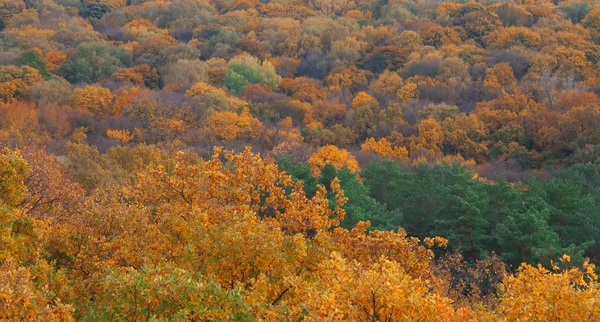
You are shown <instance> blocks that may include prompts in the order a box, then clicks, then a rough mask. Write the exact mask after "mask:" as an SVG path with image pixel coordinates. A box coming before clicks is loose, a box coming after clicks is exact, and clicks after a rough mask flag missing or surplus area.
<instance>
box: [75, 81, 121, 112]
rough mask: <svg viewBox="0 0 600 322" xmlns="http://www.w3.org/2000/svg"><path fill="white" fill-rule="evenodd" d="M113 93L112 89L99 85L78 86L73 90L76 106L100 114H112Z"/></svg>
mask: <svg viewBox="0 0 600 322" xmlns="http://www.w3.org/2000/svg"><path fill="white" fill-rule="evenodd" d="M112 101H113V95H112V93H111V92H110V89H108V88H104V87H101V86H97V85H90V86H86V87H82V88H76V89H75V90H74V91H73V102H74V104H75V108H78V109H81V110H88V111H90V112H94V113H98V114H112V113H113V111H112V108H111V107H112Z"/></svg>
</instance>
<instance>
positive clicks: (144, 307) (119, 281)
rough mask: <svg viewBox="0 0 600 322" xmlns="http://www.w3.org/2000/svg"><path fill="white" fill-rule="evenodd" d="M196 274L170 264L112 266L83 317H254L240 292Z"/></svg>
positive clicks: (114, 319) (169, 319) (104, 319)
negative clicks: (161, 265) (118, 268)
mask: <svg viewBox="0 0 600 322" xmlns="http://www.w3.org/2000/svg"><path fill="white" fill-rule="evenodd" d="M197 275H198V274H191V273H189V272H187V271H185V270H182V269H176V268H170V267H147V268H144V269H141V270H140V271H137V270H110V271H108V272H107V274H106V276H104V278H103V280H101V281H99V287H100V292H98V294H96V296H95V299H94V301H93V302H91V303H89V304H88V306H87V307H86V308H85V309H84V310H83V311H84V312H82V313H83V316H82V317H81V320H82V321H117V320H118V321H120V320H134V321H140V320H145V321H148V320H150V319H152V320H162V321H165V320H167V321H181V320H192V321H194V320H217V321H220V320H221V319H224V318H227V320H233V321H251V320H252V319H251V316H250V314H249V313H248V308H247V304H246V303H244V300H243V299H242V297H241V296H240V295H239V293H237V292H236V291H226V290H224V289H223V288H222V287H221V286H219V285H218V284H217V283H215V282H214V281H211V280H208V279H206V278H204V277H203V276H197Z"/></svg>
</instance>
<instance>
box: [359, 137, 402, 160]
mask: <svg viewBox="0 0 600 322" xmlns="http://www.w3.org/2000/svg"><path fill="white" fill-rule="evenodd" d="M360 151H361V152H374V153H377V154H379V155H381V156H382V157H384V158H389V159H392V160H400V161H401V160H406V159H408V150H407V149H406V148H405V147H403V146H392V144H391V143H390V142H388V140H386V138H382V139H381V140H379V141H376V140H375V139H374V138H369V139H367V141H365V143H363V144H362V145H361V146H360Z"/></svg>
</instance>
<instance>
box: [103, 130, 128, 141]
mask: <svg viewBox="0 0 600 322" xmlns="http://www.w3.org/2000/svg"><path fill="white" fill-rule="evenodd" d="M106 136H108V137H109V138H111V139H115V140H119V142H121V144H125V143H128V142H129V141H131V140H133V134H131V133H130V132H129V131H128V130H107V131H106Z"/></svg>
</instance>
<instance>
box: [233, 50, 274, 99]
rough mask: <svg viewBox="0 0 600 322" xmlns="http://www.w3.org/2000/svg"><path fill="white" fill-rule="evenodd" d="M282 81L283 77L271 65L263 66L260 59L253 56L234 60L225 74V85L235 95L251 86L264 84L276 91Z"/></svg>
mask: <svg viewBox="0 0 600 322" xmlns="http://www.w3.org/2000/svg"><path fill="white" fill-rule="evenodd" d="M280 81H281V77H280V76H279V75H277V72H275V68H273V65H271V63H269V62H263V63H262V64H261V63H260V62H259V60H258V58H256V57H252V56H238V57H235V58H233V59H232V60H231V61H230V62H229V64H228V65H227V71H226V74H225V85H226V86H227V88H228V89H229V90H230V91H232V92H233V93H235V94H238V93H240V92H241V91H242V90H243V89H244V88H245V87H246V86H248V85H250V84H264V85H268V86H270V87H271V88H273V89H274V90H275V89H277V85H278V84H279V82H280Z"/></svg>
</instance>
